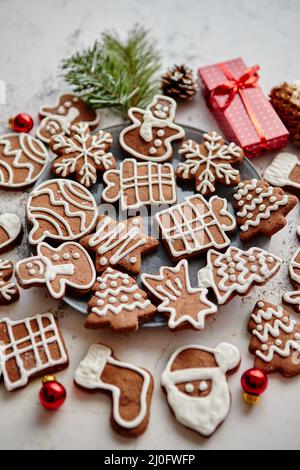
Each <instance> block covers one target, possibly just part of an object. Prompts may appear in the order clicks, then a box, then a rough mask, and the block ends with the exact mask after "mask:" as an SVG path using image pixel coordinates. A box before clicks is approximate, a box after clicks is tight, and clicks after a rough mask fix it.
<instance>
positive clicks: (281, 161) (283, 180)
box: [263, 152, 300, 191]
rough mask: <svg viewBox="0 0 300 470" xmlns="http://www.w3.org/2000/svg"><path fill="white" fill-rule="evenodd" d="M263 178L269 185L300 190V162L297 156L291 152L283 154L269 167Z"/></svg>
mask: <svg viewBox="0 0 300 470" xmlns="http://www.w3.org/2000/svg"><path fill="white" fill-rule="evenodd" d="M263 178H264V180H265V181H267V182H268V183H270V184H272V185H274V186H279V187H284V188H290V189H291V190H292V189H293V190H296V191H299V190H300V162H299V159H298V157H297V155H295V154H293V153H289V152H281V153H279V154H278V155H277V157H275V158H274V160H273V161H272V163H271V164H270V165H269V166H268V167H267V169H266V171H265V172H264V174H263Z"/></svg>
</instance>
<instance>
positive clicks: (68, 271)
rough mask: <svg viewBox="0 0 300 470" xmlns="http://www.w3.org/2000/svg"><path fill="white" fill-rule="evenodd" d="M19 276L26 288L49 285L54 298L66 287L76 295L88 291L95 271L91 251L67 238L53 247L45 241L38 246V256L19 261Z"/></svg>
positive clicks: (59, 295)
mask: <svg viewBox="0 0 300 470" xmlns="http://www.w3.org/2000/svg"><path fill="white" fill-rule="evenodd" d="M16 277H17V280H18V282H19V284H20V285H21V286H22V287H23V288H24V289H28V288H30V287H33V286H46V287H47V289H48V292H49V294H50V295H51V296H52V297H53V298H54V299H61V298H62V297H63V296H64V295H65V293H66V290H67V289H68V290H71V291H72V292H73V293H74V294H75V295H76V294H84V293H86V292H89V291H90V289H91V288H92V286H93V285H94V283H95V280H96V272H95V268H94V265H93V262H92V260H91V258H90V256H89V254H88V253H87V251H86V250H85V249H84V248H83V247H82V246H81V245H79V244H78V243H75V242H66V243H63V244H62V245H60V246H59V247H58V248H53V247H51V246H50V245H48V244H47V243H44V242H42V243H40V244H39V245H38V246H37V256H31V257H30V258H26V259H24V260H21V261H19V262H18V263H17V265H16Z"/></svg>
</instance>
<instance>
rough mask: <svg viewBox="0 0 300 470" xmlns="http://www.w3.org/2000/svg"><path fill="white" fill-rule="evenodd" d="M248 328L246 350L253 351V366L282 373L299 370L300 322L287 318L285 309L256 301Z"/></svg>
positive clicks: (287, 373) (292, 374) (286, 373)
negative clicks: (248, 342)
mask: <svg viewBox="0 0 300 470" xmlns="http://www.w3.org/2000/svg"><path fill="white" fill-rule="evenodd" d="M248 331H249V333H251V335H252V338H251V341H250V344H249V351H250V352H251V353H252V354H255V362H254V367H258V368H259V369H262V370H263V371H264V372H265V373H266V374H271V373H273V372H279V373H280V374H281V375H284V376H285V377H294V376H295V375H297V374H300V325H299V324H297V322H296V321H295V320H291V319H290V317H289V314H288V313H287V312H286V310H284V309H283V308H282V307H280V306H277V305H273V304H271V303H270V302H266V301H265V300H264V301H261V300H260V301H258V302H257V304H256V305H255V307H254V309H253V313H252V314H251V317H250V320H249V323H248Z"/></svg>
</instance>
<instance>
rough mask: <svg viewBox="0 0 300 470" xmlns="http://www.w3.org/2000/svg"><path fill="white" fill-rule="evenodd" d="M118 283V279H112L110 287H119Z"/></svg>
mask: <svg viewBox="0 0 300 470" xmlns="http://www.w3.org/2000/svg"><path fill="white" fill-rule="evenodd" d="M117 285H118V283H117V282H116V281H111V283H110V287H117Z"/></svg>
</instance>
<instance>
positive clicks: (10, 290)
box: [0, 259, 20, 305]
mask: <svg viewBox="0 0 300 470" xmlns="http://www.w3.org/2000/svg"><path fill="white" fill-rule="evenodd" d="M13 273H14V265H13V263H12V262H11V261H8V260H6V259H0V305H8V304H11V303H12V302H15V301H16V300H18V298H19V297H20V294H19V289H18V286H17V284H16V283H15V282H14V281H12V280H11V277H12V275H13Z"/></svg>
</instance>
